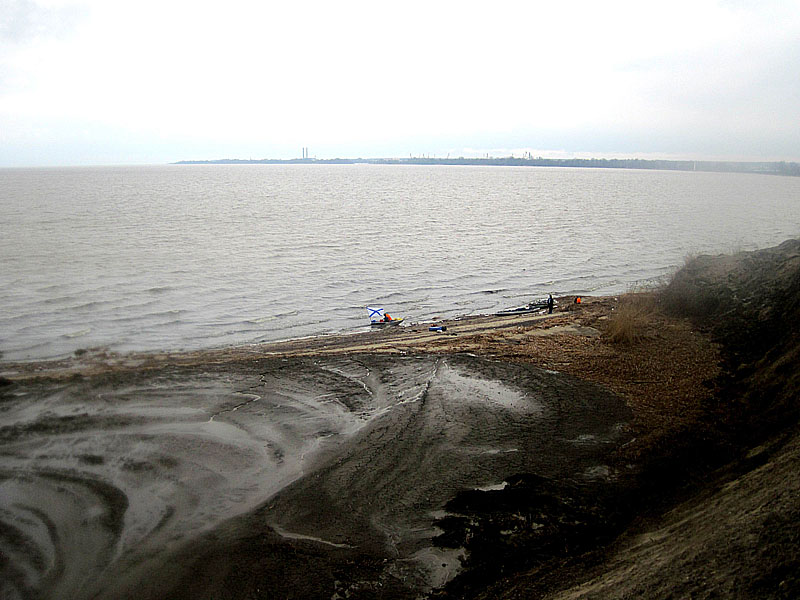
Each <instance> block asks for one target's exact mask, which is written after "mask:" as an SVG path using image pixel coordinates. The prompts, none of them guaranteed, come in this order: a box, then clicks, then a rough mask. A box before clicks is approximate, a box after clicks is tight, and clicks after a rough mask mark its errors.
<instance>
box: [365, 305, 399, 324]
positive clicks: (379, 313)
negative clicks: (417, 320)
mask: <svg viewBox="0 0 800 600" xmlns="http://www.w3.org/2000/svg"><path fill="white" fill-rule="evenodd" d="M367 312H368V313H369V324H370V326H371V327H378V328H380V327H392V326H394V325H400V323H402V322H403V321H404V320H405V319H403V318H400V319H393V318H392V317H390V316H389V315H387V314H386V312H385V311H384V310H383V309H382V308H372V307H371V306H367Z"/></svg>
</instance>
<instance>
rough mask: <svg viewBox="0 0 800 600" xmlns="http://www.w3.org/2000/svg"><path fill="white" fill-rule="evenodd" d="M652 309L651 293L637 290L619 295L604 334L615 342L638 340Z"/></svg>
mask: <svg viewBox="0 0 800 600" xmlns="http://www.w3.org/2000/svg"><path fill="white" fill-rule="evenodd" d="M654 310H655V303H654V301H653V296H652V294H649V293H641V292H639V293H629V294H625V295H624V296H621V297H620V300H619V304H618V305H617V307H616V308H615V309H614V311H613V312H612V313H611V316H610V318H609V320H608V324H607V325H606V331H605V333H606V336H607V337H608V339H609V340H610V341H611V342H613V343H615V344H633V343H635V342H637V341H639V340H640V339H641V338H642V337H643V336H644V333H645V329H646V326H647V322H648V318H649V317H650V316H651V315H652V313H653V311H654Z"/></svg>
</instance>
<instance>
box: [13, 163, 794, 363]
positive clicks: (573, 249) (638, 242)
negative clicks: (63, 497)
mask: <svg viewBox="0 0 800 600" xmlns="http://www.w3.org/2000/svg"><path fill="white" fill-rule="evenodd" d="M0 232H1V233H0V353H2V356H0V360H5V361H10V360H38V359H47V358H56V357H64V356H68V355H70V354H72V353H74V352H76V351H80V350H85V349H92V348H107V349H109V350H111V351H118V352H125V351H134V350H136V351H147V350H178V349H201V348H211V347H220V346H226V345H232V344H250V343H258V342H264V341H272V340H280V339H288V338H297V337H302V336H308V335H316V334H326V333H334V332H336V333H338V332H347V331H358V330H361V329H364V328H365V326H366V325H367V323H368V321H367V312H366V310H365V306H367V305H370V306H379V307H383V308H385V309H386V310H387V311H388V312H389V313H390V314H392V315H393V316H395V317H400V316H403V317H406V318H408V319H409V320H410V321H421V320H427V319H431V318H433V317H442V318H448V317H456V316H462V315H473V314H482V313H492V312H495V311H497V310H499V309H502V308H507V307H511V306H516V305H519V304H522V303H525V302H528V301H530V300H531V299H533V298H537V297H542V296H546V295H547V294H548V293H552V294H553V295H554V296H559V295H567V294H616V293H621V292H625V291H628V290H630V289H633V288H636V287H638V286H642V285H648V284H651V283H653V282H655V281H657V280H658V279H659V278H663V277H665V276H668V275H669V273H671V272H673V271H674V270H675V269H676V268H677V267H679V266H680V265H681V264H682V263H683V261H684V260H685V258H686V257H687V256H689V255H692V254H697V253H719V252H732V251H738V250H752V249H756V248H763V247H768V246H772V245H775V244H778V243H780V242H782V241H784V240H785V239H787V238H790V237H798V235H800V178H791V177H778V176H769V175H757V174H726V173H697V172H671V171H638V170H612V169H561V168H536V167H480V166H476V167H473V166H400V165H168V166H149V167H139V166H137V167H102V168H100V167H98V168H64V169H0Z"/></svg>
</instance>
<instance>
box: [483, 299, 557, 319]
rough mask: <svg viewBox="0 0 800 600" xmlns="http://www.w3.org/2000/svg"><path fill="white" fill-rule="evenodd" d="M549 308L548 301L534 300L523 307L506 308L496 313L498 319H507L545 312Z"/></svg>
mask: <svg viewBox="0 0 800 600" xmlns="http://www.w3.org/2000/svg"><path fill="white" fill-rule="evenodd" d="M553 304H555V302H553ZM548 308H549V306H548V304H547V300H546V299H545V300H534V301H533V302H529V303H528V304H525V305H523V306H515V307H514V308H506V309H504V310H501V311H499V312H496V313H494V314H495V315H496V316H498V317H507V316H510V315H525V314H529V313H538V312H541V311H545V310H547V309H548Z"/></svg>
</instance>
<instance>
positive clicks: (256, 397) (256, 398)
mask: <svg viewBox="0 0 800 600" xmlns="http://www.w3.org/2000/svg"><path fill="white" fill-rule="evenodd" d="M266 384H267V381H266V373H262V374H261V381H260V382H259V383H258V384H257V385H251V386H250V387H249V388H247V389H246V390H235V391H234V392H233V393H234V394H238V395H240V396H251V398H250V400H246V401H244V402H241V403H239V404H237V405H235V406H232V407H231V408H225V409H223V410H219V411H217V412H215V413H214V414H212V415H211V416H210V417H209V419H208V422H209V423H211V422H212V421H214V418H215V417H218V416H220V415H223V414H225V413H229V412H230V413H232V412H236V411H237V410H239V409H240V408H244V407H245V406H248V405H250V404H253V403H254V402H258V401H259V400H261V399H262V398H263V396H261V395H260V394H255V393H253V392H252V391H251V390H255V389H258V388H261V387H262V386H264V385H266Z"/></svg>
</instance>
